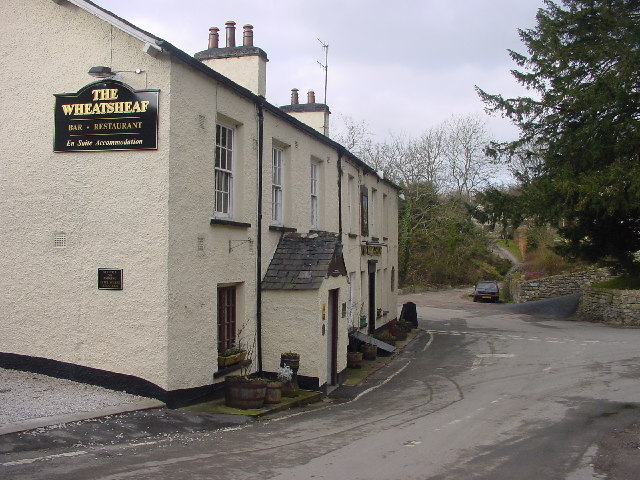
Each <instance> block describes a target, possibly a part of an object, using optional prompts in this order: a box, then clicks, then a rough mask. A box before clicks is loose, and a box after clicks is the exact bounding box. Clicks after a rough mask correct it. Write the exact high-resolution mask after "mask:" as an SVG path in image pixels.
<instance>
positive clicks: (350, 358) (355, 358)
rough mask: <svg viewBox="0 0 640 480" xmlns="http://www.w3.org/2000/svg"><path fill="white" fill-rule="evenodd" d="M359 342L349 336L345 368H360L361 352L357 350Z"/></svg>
mask: <svg viewBox="0 0 640 480" xmlns="http://www.w3.org/2000/svg"><path fill="white" fill-rule="evenodd" d="M359 343H360V342H359V341H358V340H355V339H354V338H349V347H348V350H347V368H362V352H359V351H358V344H359Z"/></svg>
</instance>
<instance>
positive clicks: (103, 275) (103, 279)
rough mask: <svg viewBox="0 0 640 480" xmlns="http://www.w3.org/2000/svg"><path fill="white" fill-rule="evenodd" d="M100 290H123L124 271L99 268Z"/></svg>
mask: <svg viewBox="0 0 640 480" xmlns="http://www.w3.org/2000/svg"><path fill="white" fill-rule="evenodd" d="M98 290H122V269H116V268H99V269H98Z"/></svg>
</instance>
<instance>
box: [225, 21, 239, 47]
mask: <svg viewBox="0 0 640 480" xmlns="http://www.w3.org/2000/svg"><path fill="white" fill-rule="evenodd" d="M225 25H226V26H227V47H235V46H236V22H234V21H233V20H229V21H228V22H226V23H225Z"/></svg>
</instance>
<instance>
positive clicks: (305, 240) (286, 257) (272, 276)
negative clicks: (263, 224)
mask: <svg viewBox="0 0 640 480" xmlns="http://www.w3.org/2000/svg"><path fill="white" fill-rule="evenodd" d="M331 275H346V268H345V265H344V259H343V257H342V244H341V243H340V239H339V238H338V235H337V234H335V233H329V232H314V233H286V234H285V235H283V236H282V238H281V239H280V242H279V243H278V247H277V248H276V251H275V253H274V254H273V258H272V259H271V263H270V264H269V268H268V269H267V273H266V274H265V276H264V279H263V280H262V289H263V290H313V289H318V288H320V285H321V284H322V282H323V281H324V279H325V278H327V277H329V276H331Z"/></svg>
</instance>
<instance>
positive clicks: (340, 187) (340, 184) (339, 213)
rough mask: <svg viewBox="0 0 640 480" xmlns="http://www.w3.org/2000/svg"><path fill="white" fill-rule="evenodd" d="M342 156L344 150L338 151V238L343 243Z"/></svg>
mask: <svg viewBox="0 0 640 480" xmlns="http://www.w3.org/2000/svg"><path fill="white" fill-rule="evenodd" d="M342 155H344V150H342V149H340V150H338V237H339V238H340V242H342Z"/></svg>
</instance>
